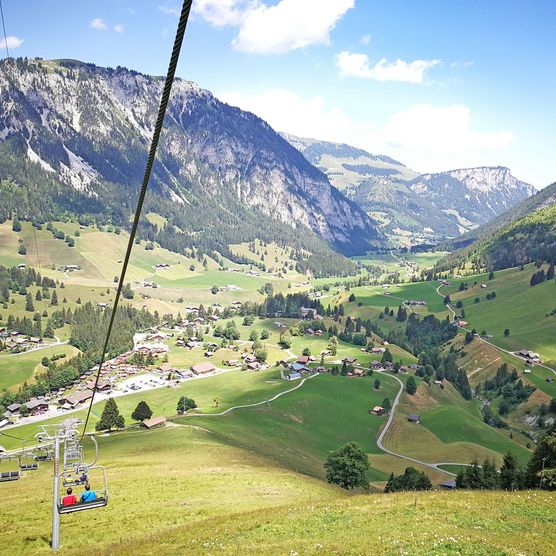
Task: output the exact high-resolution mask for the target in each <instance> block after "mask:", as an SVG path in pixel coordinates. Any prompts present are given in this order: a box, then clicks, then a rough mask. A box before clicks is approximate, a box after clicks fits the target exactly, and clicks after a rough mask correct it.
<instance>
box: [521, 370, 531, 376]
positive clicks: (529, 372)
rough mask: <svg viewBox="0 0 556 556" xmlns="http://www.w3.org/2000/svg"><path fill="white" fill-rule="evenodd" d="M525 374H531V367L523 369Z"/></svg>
mask: <svg viewBox="0 0 556 556" xmlns="http://www.w3.org/2000/svg"><path fill="white" fill-rule="evenodd" d="M523 374H525V375H529V374H531V369H523Z"/></svg>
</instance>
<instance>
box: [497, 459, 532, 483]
mask: <svg viewBox="0 0 556 556" xmlns="http://www.w3.org/2000/svg"><path fill="white" fill-rule="evenodd" d="M520 475H521V472H520V470H519V467H518V464H517V460H516V459H515V457H514V455H513V454H511V453H510V452H508V453H507V454H506V455H505V456H504V461H503V462H502V467H500V488H503V489H504V490H514V489H516V488H518V487H519V476H520ZM534 486H536V485H534Z"/></svg>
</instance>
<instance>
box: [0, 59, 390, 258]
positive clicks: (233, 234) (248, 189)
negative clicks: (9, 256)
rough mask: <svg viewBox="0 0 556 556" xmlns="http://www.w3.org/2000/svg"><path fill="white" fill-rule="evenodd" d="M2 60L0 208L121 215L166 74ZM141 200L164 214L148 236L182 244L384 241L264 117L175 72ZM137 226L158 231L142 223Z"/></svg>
mask: <svg viewBox="0 0 556 556" xmlns="http://www.w3.org/2000/svg"><path fill="white" fill-rule="evenodd" d="M0 69H1V72H0V168H1V170H0V178H2V179H3V180H4V182H3V185H2V188H1V189H0V216H1V217H2V218H3V219H6V218H9V217H10V216H12V214H13V213H17V214H18V215H19V216H20V218H26V219H31V220H41V221H47V220H53V219H56V218H58V219H59V218H60V217H61V216H62V215H63V213H64V212H66V211H69V212H71V213H73V214H77V215H79V216H81V217H84V218H90V219H95V220H97V221H98V220H100V221H105V222H110V223H112V224H116V225H121V226H123V227H126V226H128V225H129V218H130V214H131V212H132V210H133V209H134V204H135V201H136V196H137V191H138V186H139V184H140V182H141V178H142V174H143V171H144V167H145V161H146V152H147V148H148V145H149V142H150V138H151V135H152V126H153V124H154V121H155V117H156V110H157V108H158V102H159V98H160V94H161V91H162V87H163V81H162V80H161V79H160V78H157V77H150V76H146V75H142V74H140V73H138V72H135V71H133V70H128V69H125V68H120V67H118V68H117V69H111V68H101V67H97V66H95V65H93V64H86V63H82V62H77V61H75V60H59V61H45V60H40V59H36V60H33V59H31V60H27V59H25V60H23V59H18V60H10V61H6V60H4V61H2V62H0ZM22 155H24V156H22ZM25 159H26V164H24V160H25ZM25 183H27V184H28V185H29V188H30V195H29V194H25V195H22V194H21V193H22V191H25V188H23V189H21V188H20V186H21V185H22V184H25ZM146 209H147V210H152V211H153V212H156V213H158V214H161V215H162V216H164V217H165V218H167V219H168V225H167V226H166V227H165V228H164V230H162V232H161V233H159V234H158V236H157V240H158V241H159V242H160V243H161V244H163V245H164V246H165V247H167V248H169V249H173V250H178V251H180V250H182V249H183V248H184V247H195V248H196V249H199V250H200V251H201V252H204V253H210V252H212V251H217V252H220V253H222V254H226V255H230V253H229V252H228V245H229V244H231V243H239V242H244V241H252V240H254V239H255V238H259V239H263V240H265V241H272V240H276V241H277V242H279V243H281V244H284V245H290V246H292V247H294V248H296V249H298V250H302V249H303V250H306V251H308V252H311V253H320V254H321V255H323V256H324V259H323V257H321V259H322V260H325V261H326V260H332V259H333V254H332V252H331V250H330V248H329V247H328V246H331V247H332V248H334V249H335V250H338V251H340V252H341V253H344V254H346V255H353V254H357V253H363V252H365V251H366V250H368V249H369V248H370V247H372V246H373V245H382V242H383V237H382V234H381V233H380V232H379V231H378V230H377V228H376V226H375V224H374V222H373V221H372V220H371V218H369V216H368V215H367V214H366V213H365V212H364V211H362V210H361V209H360V208H359V207H358V206H357V205H356V204H355V203H354V202H353V201H352V200H350V199H348V198H346V197H345V196H344V195H343V194H342V193H341V192H340V191H338V190H337V189H336V188H334V187H332V186H331V185H330V183H329V181H328V179H327V178H326V176H325V175H324V174H323V173H322V172H321V171H320V170H318V169H317V168H315V167H314V166H312V165H311V164H310V163H309V162H308V161H307V159H306V158H305V157H303V156H302V155H301V154H300V153H299V152H298V151H297V150H296V149H294V148H292V146H291V145H290V144H289V143H288V142H287V141H285V140H284V139H283V138H281V137H280V136H279V135H278V134H276V133H275V132H274V130H272V128H270V126H269V125H268V124H266V123H265V122H264V121H263V120H261V119H260V118H258V117H257V116H255V115H253V114H251V113H248V112H243V111H242V110H240V109H238V108H234V107H231V106H228V105H226V104H224V103H222V102H220V101H219V100H217V99H216V98H215V97H214V96H213V95H212V94H211V93H210V92H208V91H205V90H203V89H201V88H200V87H199V86H197V85H196V84H194V83H192V82H188V81H184V80H177V81H176V82H175V84H174V88H173V92H172V97H171V102H170V105H169V108H168V114H167V117H166V122H165V129H164V132H163V135H162V138H161V142H160V145H159V151H158V155H157V162H156V164H155V166H154V170H153V176H152V179H151V190H150V192H149V195H148V198H147V207H146ZM141 233H142V235H143V237H148V238H149V239H150V238H151V237H150V236H153V235H154V234H155V233H156V230H155V229H154V227H152V226H149V225H148V223H145V225H144V226H143V228H142V230H141ZM336 262H337V261H336Z"/></svg>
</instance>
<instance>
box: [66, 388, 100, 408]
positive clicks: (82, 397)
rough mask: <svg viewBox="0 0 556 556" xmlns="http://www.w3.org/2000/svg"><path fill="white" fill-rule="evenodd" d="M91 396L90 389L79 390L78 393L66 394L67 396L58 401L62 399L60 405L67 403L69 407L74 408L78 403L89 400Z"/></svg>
mask: <svg viewBox="0 0 556 556" xmlns="http://www.w3.org/2000/svg"><path fill="white" fill-rule="evenodd" d="M92 397H93V392H92V390H86V391H85V392H80V393H79V394H74V395H73V396H68V397H67V398H60V400H58V401H59V402H61V401H62V400H64V402H63V404H62V405H65V404H68V405H69V406H70V407H71V408H74V407H75V406H77V405H79V404H80V403H83V402H86V401H87V400H90V399H91V398H92Z"/></svg>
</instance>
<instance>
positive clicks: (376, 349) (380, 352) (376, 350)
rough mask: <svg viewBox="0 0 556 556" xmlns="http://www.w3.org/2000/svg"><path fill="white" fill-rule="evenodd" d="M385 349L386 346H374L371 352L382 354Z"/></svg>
mask: <svg viewBox="0 0 556 556" xmlns="http://www.w3.org/2000/svg"><path fill="white" fill-rule="evenodd" d="M385 351H386V348H382V347H380V348H377V347H374V348H372V349H371V353H374V354H375V355H379V354H382V353H384V352H385Z"/></svg>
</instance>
